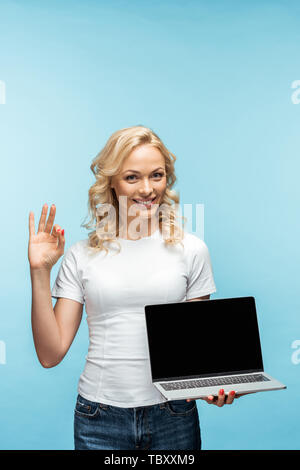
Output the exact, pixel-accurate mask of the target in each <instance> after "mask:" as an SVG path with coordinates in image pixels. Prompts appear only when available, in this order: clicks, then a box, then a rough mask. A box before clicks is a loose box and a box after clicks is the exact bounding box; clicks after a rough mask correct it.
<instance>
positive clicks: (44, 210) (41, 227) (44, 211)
mask: <svg viewBox="0 0 300 470" xmlns="http://www.w3.org/2000/svg"><path fill="white" fill-rule="evenodd" d="M47 212H48V206H47V204H44V205H43V207H42V214H41V217H40V221H39V227H38V231H37V233H39V232H43V231H44V228H45V222H46V217H47Z"/></svg>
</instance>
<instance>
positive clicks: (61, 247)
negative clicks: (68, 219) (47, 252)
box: [57, 230, 65, 252]
mask: <svg viewBox="0 0 300 470" xmlns="http://www.w3.org/2000/svg"><path fill="white" fill-rule="evenodd" d="M57 248H58V249H59V250H62V252H64V248H65V230H60V231H59V236H58V246H57Z"/></svg>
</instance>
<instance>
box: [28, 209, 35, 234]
mask: <svg viewBox="0 0 300 470" xmlns="http://www.w3.org/2000/svg"><path fill="white" fill-rule="evenodd" d="M33 235H35V230H34V213H33V212H32V211H30V212H29V238H30V237H32V236H33Z"/></svg>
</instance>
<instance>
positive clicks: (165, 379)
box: [144, 296, 264, 383]
mask: <svg viewBox="0 0 300 470" xmlns="http://www.w3.org/2000/svg"><path fill="white" fill-rule="evenodd" d="M238 299H251V302H253V304H254V310H255V315H256V323H257V329H258V339H259V349H260V357H261V364H262V367H261V368H257V369H247V370H238V371H230V372H217V373H210V374H200V375H199V374H197V375H188V376H176V377H162V378H155V379H154V378H153V376H152V364H151V353H150V347H149V337H148V328H147V316H148V315H150V314H151V312H150V309H151V307H154V308H155V307H157V306H160V307H163V306H170V305H177V304H180V303H186V302H187V301H181V302H169V303H162V304H148V305H145V307H144V310H145V320H146V330H147V341H148V350H149V359H150V370H151V378H152V382H153V383H156V382H172V381H177V380H189V379H190V380H193V379H201V378H203V379H205V378H209V377H227V376H232V375H246V374H256V373H263V372H264V363H263V356H262V348H261V341H260V331H259V324H258V318H257V310H256V303H255V298H254V297H253V296H241V297H228V298H227V297H224V298H221V299H203V300H199V302H215V301H219V300H238ZM148 312H149V313H148Z"/></svg>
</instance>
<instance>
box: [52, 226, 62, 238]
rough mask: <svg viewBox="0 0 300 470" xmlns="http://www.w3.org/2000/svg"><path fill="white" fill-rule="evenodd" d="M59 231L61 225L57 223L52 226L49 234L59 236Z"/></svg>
mask: <svg viewBox="0 0 300 470" xmlns="http://www.w3.org/2000/svg"><path fill="white" fill-rule="evenodd" d="M60 233H61V227H60V226H59V225H58V224H55V225H54V226H53V230H52V233H51V235H53V236H54V237H59V235H60Z"/></svg>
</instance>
